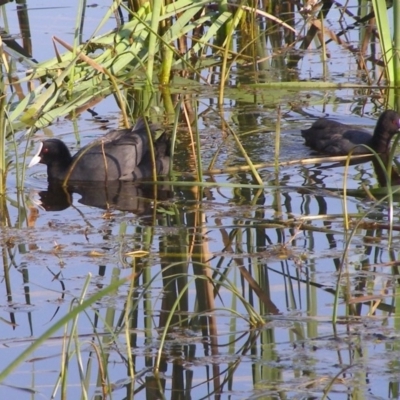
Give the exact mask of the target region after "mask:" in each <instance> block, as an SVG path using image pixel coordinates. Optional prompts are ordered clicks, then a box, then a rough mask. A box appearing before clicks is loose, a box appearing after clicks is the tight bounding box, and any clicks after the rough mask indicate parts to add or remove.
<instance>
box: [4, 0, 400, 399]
mask: <svg viewBox="0 0 400 400" xmlns="http://www.w3.org/2000/svg"><path fill="white" fill-rule="evenodd" d="M41 7H43V8H44V9H45V10H46V14H45V16H46V18H44V13H43V12H39V9H40V8H41ZM14 8H15V5H14V4H13V3H12V4H8V5H7V9H8V16H9V23H10V32H11V33H12V32H14V30H15V31H16V30H17V26H16V24H15V13H14ZM35 8H36V9H37V10H34V9H32V13H31V14H30V17H31V29H32V33H33V35H32V36H33V49H34V54H35V57H37V58H40V59H44V58H46V57H51V56H53V54H52V53H51V52H50V53H49V47H50V35H53V34H54V31H55V30H57V32H58V33H57V35H60V37H63V39H64V40H68V35H70V34H71V30H72V27H73V22H74V15H75V9H74V8H73V7H70V6H65V7H64V6H63V7H54V8H52V9H50V7H49V3H48V2H47V1H44V0H43V1H42V2H40V3H39V2H38V3H35ZM103 14H104V10H102V6H98V7H88V8H87V18H88V19H87V21H88V26H90V25H91V24H93V26H95V25H96V22H97V21H98V20H99V19H100V18H101V17H102V16H103ZM50 15H51V18H50ZM334 15H335V14H334V13H333V14H332V18H333V21H334V19H335V17H334ZM47 21H48V23H47ZM332 23H333V22H332ZM56 28H57V29H56ZM109 29H112V26H109ZM88 30H89V32H92V30H93V27H92V29H89V28H88ZM354 40H357V39H354ZM332 52H333V53H332V58H331V61H330V63H329V68H330V69H331V70H330V79H332V80H333V81H337V80H339V79H340V81H342V82H357V83H360V84H361V83H362V81H361V80H360V79H359V77H358V76H357V74H356V69H355V67H354V60H353V57H352V56H349V54H348V53H347V52H345V51H344V50H341V51H338V49H337V47H333V45H332ZM318 58H319V55H318V53H317V52H310V54H309V55H308V56H307V57H305V58H304V59H303V61H302V65H301V66H300V67H299V70H298V75H299V79H308V78H309V77H310V78H312V79H319V78H321V77H322V76H323V75H324V74H323V71H322V67H321V63H320V61H318ZM344 60H346V61H344ZM236 72H237V74H238V75H237V79H238V80H240V79H242V77H241V75H240V73H241V71H240V70H238V71H236ZM243 79H245V78H243ZM246 79H248V76H246ZM217 91H218V90H217V89H216V88H214V87H211V88H210V89H209V90H208V91H206V90H205V91H204V92H203V93H201V95H200V97H199V98H198V100H199V103H200V106H199V119H198V129H199V133H200V137H201V140H202V145H203V146H204V147H203V148H202V160H201V162H202V166H203V168H202V169H203V170H206V169H207V168H208V166H209V165H210V163H212V162H213V160H214V155H215V154H216V153H217V152H218V157H217V159H216V163H215V164H213V166H212V169H218V168H220V169H223V170H224V171H225V172H221V173H207V174H205V175H204V182H203V183H202V184H198V183H196V182H195V179H194V171H195V166H194V162H193V159H192V158H191V156H190V151H189V149H188V143H189V140H190V139H189V136H188V134H187V132H186V130H185V129H183V128H182V129H181V131H180V132H179V135H180V136H179V138H180V142H179V143H178V144H177V149H176V151H177V156H176V164H174V166H175V168H176V174H175V175H174V176H173V179H172V181H167V182H164V183H162V184H160V185H144V184H143V185H133V184H131V183H128V184H123V185H119V184H118V185H111V184H110V185H109V186H108V188H107V190H103V189H104V188H99V187H85V188H79V190H78V189H77V190H76V191H77V193H73V194H72V196H71V194H70V193H63V192H60V191H59V190H57V191H54V190H53V188H48V185H47V179H46V173H45V168H44V166H39V167H35V168H34V169H31V170H27V172H26V180H25V183H24V188H23V191H22V192H21V193H20V192H18V191H17V189H16V186H17V183H16V182H17V171H16V168H15V167H14V166H12V167H11V170H10V173H9V176H8V181H7V184H8V190H7V198H6V201H5V204H4V205H3V216H2V228H1V231H0V234H1V238H2V241H1V242H2V256H3V274H2V283H3V284H2V285H0V293H1V295H2V298H3V302H2V304H1V307H0V312H1V314H0V317H1V323H2V329H1V335H0V341H1V344H2V346H1V352H0V370H3V369H4V368H5V367H6V366H7V365H8V364H9V363H10V362H11V361H12V360H14V359H15V358H16V357H17V356H18V355H19V354H20V353H21V352H22V351H23V350H25V349H26V348H27V347H28V346H29V345H31V344H32V343H33V342H34V341H35V339H37V338H39V337H40V335H42V334H43V333H44V332H45V331H46V330H47V329H49V328H50V327H51V326H52V325H53V324H54V323H55V322H56V321H58V320H59V319H61V318H62V317H64V316H66V315H68V313H69V312H70V310H71V309H72V308H73V307H75V306H76V305H77V303H78V302H79V301H83V299H86V298H89V297H90V296H91V295H94V294H96V293H98V292H99V291H100V290H102V289H104V288H106V287H107V286H108V285H110V284H111V283H113V282H115V281H116V280H118V279H120V278H127V281H126V283H124V284H122V285H121V286H119V288H116V289H115V290H113V291H111V292H109V293H107V295H106V296H103V297H101V298H99V299H98V300H97V301H96V302H94V304H93V305H92V306H91V307H90V308H88V309H87V310H86V312H84V313H81V314H80V316H79V319H78V322H77V325H76V327H75V326H73V324H72V322H71V321H70V323H69V325H67V326H66V327H65V328H63V329H59V330H57V332H55V333H54V334H52V335H51V339H48V340H46V341H45V342H44V343H43V344H42V345H41V346H40V347H39V348H37V349H36V350H35V352H34V353H33V354H31V355H30V356H29V358H28V359H27V360H25V362H23V363H21V364H20V365H19V366H18V368H17V369H15V370H14V371H13V373H12V374H10V375H9V376H8V378H7V379H6V381H5V382H3V383H4V385H2V386H0V398H8V397H11V396H14V397H15V396H17V397H18V399H25V398H51V395H52V393H55V394H54V398H61V395H60V393H61V387H60V385H61V382H60V381H59V380H58V377H59V375H60V371H61V370H62V368H63V366H65V365H68V374H67V383H66V387H67V389H66V393H67V394H66V398H69V399H76V398H80V397H81V395H82V393H83V392H84V390H83V389H82V386H81V385H82V382H84V384H85V385H86V390H87V393H88V397H89V398H102V392H101V389H100V387H101V381H102V379H103V376H102V373H103V369H104V368H105V369H106V370H107V373H108V377H107V380H108V382H109V383H110V384H111V385H112V388H113V392H112V393H110V394H109V397H110V398H113V399H125V398H133V397H134V398H136V399H157V398H171V399H178V398H192V399H203V398H219V399H264V398H265V399H267V398H281V397H288V398H321V397H323V395H324V392H325V391H326V392H327V393H328V396H329V398H331V399H343V398H345V397H351V396H354V397H360V398H361V397H364V398H379V399H385V398H398V397H399V376H400V375H399V372H400V363H399V361H398V360H399V356H400V354H399V353H398V351H399V347H400V346H399V323H398V319H396V318H395V316H396V313H395V311H396V305H397V303H398V302H397V297H398V296H396V288H397V285H398V280H399V272H398V261H397V259H398V252H399V250H400V240H399V229H398V220H399V212H398V207H397V202H396V201H394V216H393V221H394V229H393V231H390V230H389V223H388V220H389V217H388V216H389V206H388V202H386V201H378V200H373V199H371V198H370V197H368V196H367V193H366V192H365V191H363V188H365V187H368V188H375V187H378V183H377V177H376V174H375V172H374V169H373V167H372V164H371V162H365V163H362V164H358V165H353V166H350V167H349V168H348V169H346V168H345V167H343V166H337V165H336V163H334V162H326V163H325V162H315V163H309V164H307V163H301V161H303V160H305V159H308V158H312V157H315V155H314V154H313V153H312V152H311V151H310V150H309V149H308V148H307V147H306V146H304V143H303V139H302V138H301V136H300V129H302V128H304V127H306V126H307V127H308V126H309V125H310V124H311V123H312V121H313V120H314V118H316V117H319V116H322V115H329V116H331V117H332V118H335V119H337V120H339V121H341V122H346V123H349V124H355V125H359V126H362V127H366V128H368V129H371V130H372V129H373V127H374V125H375V122H376V117H377V114H378V113H379V107H378V106H377V105H379V103H380V102H379V101H378V102H376V101H375V102H374V101H372V100H371V99H376V96H375V97H374V96H372V95H371V91H369V90H365V91H363V90H360V89H340V90H317V89H312V90H304V89H302V90H294V89H292V90H282V91H277V90H268V89H257V90H255V89H246V90H243V93H240V94H239V95H238V94H237V93H236V92H232V93H233V95H232V98H230V97H229V92H228V94H227V98H226V103H225V106H226V107H225V108H224V114H223V118H224V119H225V121H228V123H229V125H230V127H231V128H232V129H233V130H234V131H235V132H236V133H237V134H238V135H240V137H241V140H242V142H243V146H244V147H245V150H246V152H247V154H248V155H249V156H250V158H251V160H252V161H253V162H254V163H260V164H261V163H262V167H260V168H259V173H260V175H261V177H262V178H263V182H264V185H263V186H262V187H260V186H259V185H257V184H255V182H254V180H253V178H252V177H251V175H250V173H249V172H248V171H240V170H238V169H236V170H228V168H233V167H237V166H243V165H246V163H245V160H244V158H243V155H242V153H241V152H240V151H239V150H238V148H237V146H236V143H235V141H234V140H233V138H231V137H230V136H229V137H227V135H226V132H225V131H224V130H223V129H222V127H223V120H222V116H221V114H219V113H218V112H217V108H216V106H215V104H216V103H215V98H216V96H217ZM189 95H190V93H189ZM384 95H385V93H383V94H382V96H383V97H384ZM237 97H239V99H237ZM250 99H251V100H250ZM278 106H279V107H280V111H278ZM94 110H95V112H96V113H97V114H98V115H99V116H100V117H101V122H96V120H95V119H94V118H93V116H92V115H91V114H89V113H86V114H82V115H80V116H79V117H78V118H77V119H73V120H71V119H67V118H65V119H61V120H59V121H57V122H56V123H54V124H53V125H51V126H50V127H49V128H48V129H46V130H44V131H43V132H38V133H37V134H36V135H35V138H34V141H31V142H29V144H28V147H29V156H33V155H34V153H35V146H36V143H37V142H38V141H39V140H40V139H42V138H44V137H47V136H55V137H58V138H61V139H63V140H64V141H65V142H66V143H67V144H68V146H69V147H70V148H71V149H72V151H73V152H75V151H76V150H77V149H79V148H80V147H81V146H83V145H85V144H86V143H89V142H90V141H92V140H93V139H94V138H96V137H98V135H99V134H103V133H104V132H105V131H106V130H108V129H112V128H117V127H118V126H119V121H120V119H121V116H120V112H119V109H118V107H117V106H116V104H115V101H114V100H113V99H112V98H107V99H105V100H104V101H103V102H101V103H99V104H98V105H96V107H95V109H94ZM279 113H280V114H279ZM279 115H280V127H281V140H280V156H279V160H280V161H281V162H294V161H295V160H298V161H299V162H298V163H297V162H294V163H293V164H290V165H286V166H284V165H281V166H280V167H279V170H278V171H276V170H275V168H274V166H273V162H274V146H275V133H276V126H277V120H278V116H279ZM18 135H20V140H19V143H21V144H23V145H21V146H20V147H18V148H17V154H18V157H19V158H18V159H19V166H20V167H21V165H22V163H23V161H22V154H23V153H24V150H25V142H24V141H23V136H22V135H23V133H18ZM7 151H8V154H9V158H12V157H14V159H15V151H14V149H13V144H12V143H10V144H9V145H8V147H7ZM13 165H15V161H14V164H13ZM226 171H232V172H226ZM174 179H175V182H174ZM345 181H346V184H347V187H348V188H349V189H354V190H355V189H359V191H358V192H357V196H351V195H349V196H347V197H346V198H344V197H343V195H342V193H343V190H342V189H343V185H344V182H345ZM349 193H350V194H351V193H354V192H349ZM346 222H348V226H347V225H346ZM337 293H338V305H337V306H336V305H335V295H336V294H337ZM335 308H336V309H337V320H338V322H337V323H335V324H334V323H333V322H332V321H333V313H334V309H335ZM171 311H172V312H171ZM128 315H129V318H128ZM164 334H166V335H165V337H164ZM69 338H71V341H72V343H71V344H70V343H69ZM99 349H101V351H100V350H99ZM101 352H102V354H104V355H105V357H104V358H103V359H101V360H100V356H99V354H100V353H101ZM67 354H68V357H67V356H66V355H67ZM128 354H129V356H128ZM66 357H67V358H66ZM130 363H132V364H130ZM130 365H133V366H134V367H133V368H134V376H135V377H134V379H132V378H131V375H132V374H131V373H130V370H129V368H130ZM100 366H102V367H103V368H100ZM156 372H158V373H156ZM104 397H106V396H105V395H104Z"/></svg>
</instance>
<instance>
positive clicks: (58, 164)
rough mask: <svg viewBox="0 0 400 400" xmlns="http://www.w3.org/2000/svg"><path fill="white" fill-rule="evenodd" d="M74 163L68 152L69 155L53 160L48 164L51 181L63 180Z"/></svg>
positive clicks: (49, 179)
mask: <svg viewBox="0 0 400 400" xmlns="http://www.w3.org/2000/svg"><path fill="white" fill-rule="evenodd" d="M71 163H72V157H71V155H70V154H68V157H66V155H65V154H64V155H63V157H62V158H60V159H57V160H52V161H51V162H50V163H49V164H47V177H48V181H49V182H50V181H51V182H57V181H62V180H64V178H65V177H66V175H67V172H68V170H69V167H70V165H71Z"/></svg>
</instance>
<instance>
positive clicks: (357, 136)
mask: <svg viewBox="0 0 400 400" xmlns="http://www.w3.org/2000/svg"><path fill="white" fill-rule="evenodd" d="M399 128H400V115H399V114H398V113H397V112H395V111H392V110H388V111H385V112H383V113H382V114H381V116H380V117H379V119H378V122H377V124H376V127H375V130H374V133H373V135H372V134H371V133H370V132H368V131H365V130H363V129H358V128H356V127H353V126H349V125H345V124H341V123H340V122H336V121H332V120H330V119H326V118H320V119H318V120H317V121H316V122H314V124H313V125H312V126H311V127H310V128H309V129H304V130H302V131H301V135H302V136H303V137H304V139H305V140H306V142H305V144H306V146H309V147H311V148H312V149H314V150H317V151H319V152H321V153H325V154H330V155H334V156H338V155H347V154H348V153H349V151H350V150H352V149H353V148H354V151H353V154H368V153H369V151H368V149H367V148H366V147H364V146H358V145H360V144H365V145H367V146H369V147H370V148H371V149H373V150H375V151H376V152H378V153H383V154H386V153H387V152H388V151H389V144H390V141H391V139H392V137H393V135H395V134H396V133H397V132H398V131H399ZM356 146H357V147H356Z"/></svg>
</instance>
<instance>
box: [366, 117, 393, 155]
mask: <svg viewBox="0 0 400 400" xmlns="http://www.w3.org/2000/svg"><path fill="white" fill-rule="evenodd" d="M391 139H392V135H391V134H390V133H389V132H387V131H385V130H382V128H381V127H380V126H379V124H378V125H377V126H376V128H375V130H374V134H373V136H372V138H371V140H370V142H369V144H368V145H369V147H371V148H372V149H373V150H375V151H376V152H377V153H381V154H386V153H387V152H388V151H389V145H390V140H391Z"/></svg>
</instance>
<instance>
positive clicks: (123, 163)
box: [29, 118, 169, 182]
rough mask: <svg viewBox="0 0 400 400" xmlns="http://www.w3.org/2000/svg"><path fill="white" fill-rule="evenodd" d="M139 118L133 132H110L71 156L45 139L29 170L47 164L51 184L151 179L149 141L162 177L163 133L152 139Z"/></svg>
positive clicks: (166, 157)
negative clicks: (56, 182) (54, 182)
mask: <svg viewBox="0 0 400 400" xmlns="http://www.w3.org/2000/svg"><path fill="white" fill-rule="evenodd" d="M149 128H150V135H149V133H148V132H147V127H146V123H145V120H144V119H143V118H140V119H139V120H138V122H137V123H136V125H135V126H134V127H133V129H119V130H114V131H111V132H109V133H107V134H106V135H104V136H102V137H100V138H98V139H96V140H94V141H93V142H91V143H89V144H88V145H86V146H84V147H83V148H82V149H80V150H79V151H78V152H77V153H76V154H75V155H74V156H71V153H70V152H69V150H68V148H67V146H66V145H65V143H64V142H62V141H61V140H59V139H46V140H44V141H43V142H41V144H40V148H39V150H38V152H37V154H36V155H35V156H34V157H33V159H32V160H31V162H30V163H29V167H32V166H33V165H36V164H38V163H41V164H45V165H47V177H48V181H49V182H53V181H64V180H68V181H73V182H75V181H117V180H120V181H136V180H141V179H149V178H152V176H153V162H152V157H151V152H150V140H152V141H153V146H154V152H155V154H154V156H155V164H156V165H155V169H156V173H157V174H166V173H167V172H168V169H169V142H168V139H167V137H166V133H165V132H164V133H163V134H162V135H161V136H160V137H159V138H158V139H157V140H155V139H154V138H153V136H154V134H155V127H154V126H152V125H149Z"/></svg>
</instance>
